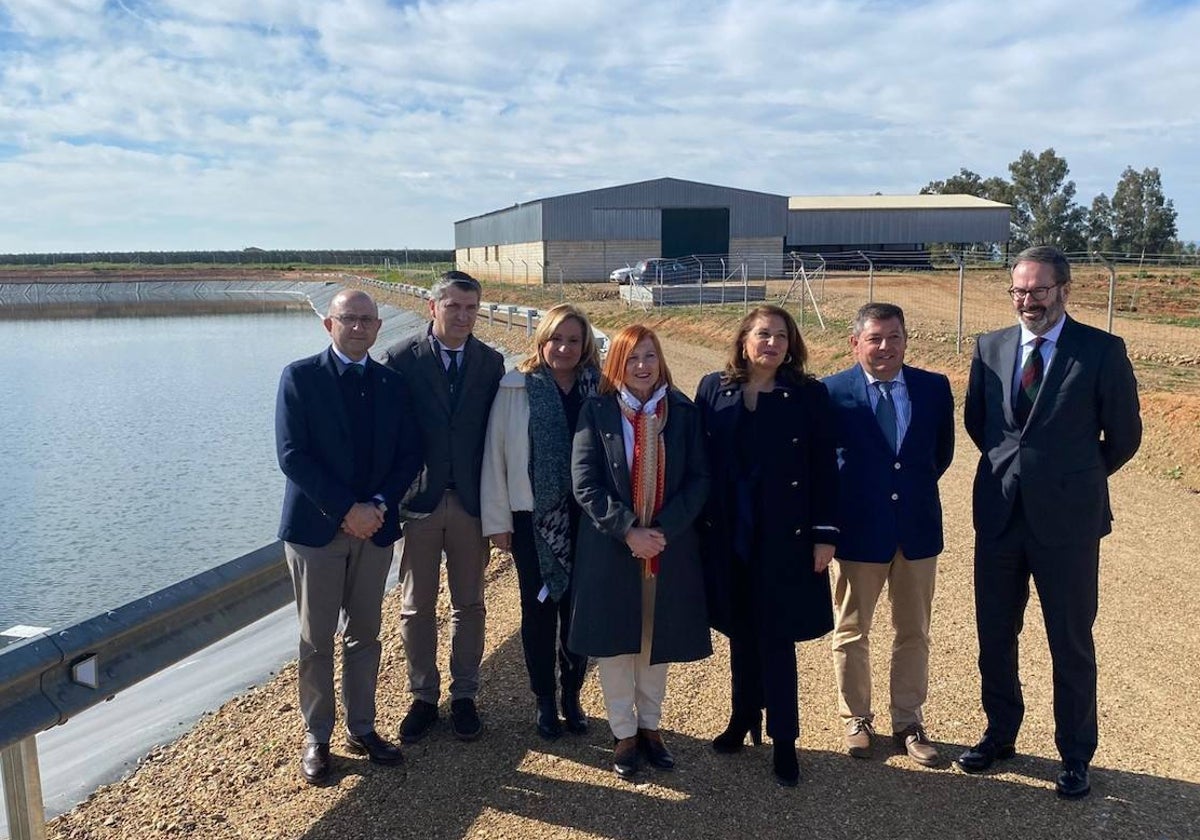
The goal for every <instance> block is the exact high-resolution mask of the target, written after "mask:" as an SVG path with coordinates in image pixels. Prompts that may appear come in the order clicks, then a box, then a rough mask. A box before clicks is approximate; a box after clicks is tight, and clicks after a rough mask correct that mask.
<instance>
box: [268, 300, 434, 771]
mask: <svg viewBox="0 0 1200 840" xmlns="http://www.w3.org/2000/svg"><path fill="white" fill-rule="evenodd" d="M324 323H325V329H326V330H327V331H328V332H329V336H330V338H331V340H332V344H331V346H330V347H329V348H328V349H326V350H325V351H323V352H321V353H318V354H317V355H315V356H310V357H308V358H307V359H301V360H299V361H297V362H293V363H292V364H290V365H288V366H287V367H286V368H284V370H283V375H282V377H280V380H279V394H278V397H277V399H276V403H275V446H276V451H277V454H278V457H279V466H280V468H281V469H282V470H283V474H284V475H285V476H286V477H287V485H286V487H285V490H284V497H283V516H282V519H281V522H280V526H279V538H280V539H282V540H283V541H284V551H285V554H286V557H287V563H288V568H289V570H290V571H291V573H292V583H293V585H294V587H295V590H296V607H297V610H298V612H299V616H300V665H299V684H300V685H299V687H300V712H301V714H302V715H303V717H304V728H305V734H306V745H305V748H304V752H303V755H302V757H301V760H300V770H301V773H302V774H303V776H304V778H305V780H306V781H308V782H309V783H310V784H320V783H322V782H324V781H326V780H327V779H328V778H329V774H330V769H331V767H330V758H329V739H330V737H331V736H332V734H333V728H334V694H333V637H334V634H335V633H336V632H337V628H338V620H339V617H340V615H341V613H342V612H345V616H346V624H345V629H344V630H343V632H342V701H343V705H344V706H345V710H346V730H347V736H346V746H347V747H348V748H349V749H350V750H351V751H352V752H355V753H358V754H361V755H366V756H367V757H368V758H369V759H370V760H371V761H373V762H376V763H378V764H397V763H399V762H400V761H401V760H402V757H401V754H400V750H399V749H398V748H397V747H395V746H394V745H393V744H390V743H388V742H387V741H385V740H384V739H383V738H381V737H380V736H379V735H378V734H377V733H376V731H375V683H376V679H377V677H378V674H379V655H380V644H379V626H380V621H381V617H380V613H381V611H382V605H383V592H384V584H385V582H386V580H387V573H388V568H389V567H390V566H391V563H392V543H394V542H395V541H396V539H397V538H398V537H399V536H400V518H399V503H400V498H401V496H402V495H403V494H404V491H405V490H406V489H408V486H409V485H410V484H411V483H412V481H413V479H414V478H415V477H416V475H417V471H418V470H419V469H420V466H421V458H422V447H421V436H420V432H419V431H418V430H417V429H416V428H415V426H413V425H412V423H411V420H410V419H409V418H410V417H411V416H412V405H411V402H410V399H409V395H408V391H407V389H406V388H405V385H404V380H403V378H402V377H401V375H400V374H398V373H396V372H395V371H391V370H388V369H387V368H385V367H384V366H383V365H381V364H379V363H378V362H376V361H374V360H372V359H371V357H370V356H368V355H367V350H368V349H370V347H371V345H372V344H374V343H375V337H376V335H378V333H379V327H380V324H381V323H382V322H381V321H380V320H379V311H378V309H377V308H376V306H375V302H374V301H373V300H371V298H370V296H368V295H367V294H366V293H365V292H361V291H356V290H349V289H348V290H344V291H341V292H338V294H337V295H336V296H334V298H333V300H332V301H331V302H330V304H329V314H328V315H327V317H326V318H325V322H324Z"/></svg>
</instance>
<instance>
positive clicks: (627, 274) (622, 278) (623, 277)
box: [608, 265, 641, 286]
mask: <svg viewBox="0 0 1200 840" xmlns="http://www.w3.org/2000/svg"><path fill="white" fill-rule="evenodd" d="M640 273H641V272H639V271H638V270H637V268H636V267H634V266H628V265H627V266H625V267H624V268H618V269H617V270H616V271H613V272H612V273H610V274H609V275H608V279H609V280H611V281H613V282H614V283H618V284H620V285H622V286H628V285H629V281H630V279H631V278H633V277H637V276H638V275H639V274H640Z"/></svg>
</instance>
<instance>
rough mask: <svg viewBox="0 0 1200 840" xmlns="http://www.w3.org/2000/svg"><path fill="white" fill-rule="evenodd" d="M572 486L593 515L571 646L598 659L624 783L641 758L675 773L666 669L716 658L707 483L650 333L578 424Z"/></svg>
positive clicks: (579, 557) (687, 411) (690, 408)
mask: <svg viewBox="0 0 1200 840" xmlns="http://www.w3.org/2000/svg"><path fill="white" fill-rule="evenodd" d="M571 476H572V484H573V487H574V492H575V499H576V500H577V501H578V502H579V505H580V507H581V508H582V509H583V514H584V516H583V519H582V520H581V522H580V528H579V535H578V540H577V543H576V555H575V571H574V579H573V586H574V595H573V598H572V602H571V632H570V638H569V641H568V644H569V646H570V648H571V650H572V651H574V652H575V653H578V654H581V655H587V656H594V657H596V658H597V660H598V668H597V669H598V671H599V676H600V687H601V689H602V690H603V692H604V703H605V706H606V708H607V712H608V723H609V726H610V728H611V729H612V733H613V737H614V739H615V741H616V746H615V749H614V751H613V769H614V770H615V771H616V773H617V775H618V776H621V777H622V778H625V777H628V776H632V775H633V774H634V773H636V772H637V770H638V765H639V764H640V760H641V757H643V756H644V757H645V758H646V760H647V761H648V762H649V763H650V764H652V765H653V766H655V767H658V768H660V769H664V770H669V769H671V768H672V767H673V766H674V764H675V760H674V757H673V756H672V755H671V753H670V752H669V751H668V750H667V748H666V746H665V745H664V744H663V741H662V737H661V735H660V734H659V731H658V728H659V720H660V718H661V714H662V700H663V697H664V695H665V693H666V680H667V663H669V662H690V661H694V660H697V659H703V658H704V657H706V656H709V655H710V654H711V653H712V641H711V638H710V635H709V629H708V614H707V611H706V609H705V596H704V573H703V569H702V566H701V561H700V546H699V538H698V536H697V533H696V529H695V523H696V519H697V517H698V516H699V515H700V513H701V511H702V510H703V509H704V503H705V500H706V498H707V496H708V484H709V479H708V466H707V461H706V459H705V452H704V440H703V436H702V431H701V426H700V417H699V413H698V412H697V410H696V406H695V405H694V404H693V403H692V401H691V400H689V399H688V398H687V397H686V396H684V395H683V394H682V393H680V392H679V391H678V390H676V389H675V388H674V386H673V385H672V383H671V375H670V372H669V371H668V370H667V366H666V362H665V361H664V360H663V358H662V348H661V345H660V344H659V342H658V338H657V336H655V335H654V333H653V332H652V331H651V330H649V329H648V328H646V327H643V326H640V325H633V326H629V327H625V328H624V329H622V330H621V331H620V332H619V333H617V335H616V337H615V338H614V339H613V342H612V347H611V349H610V350H609V353H608V358H607V361H606V362H605V365H604V372H603V375H602V378H601V383H600V395H599V396H597V397H593V398H592V399H590V400H588V401H587V403H585V404H584V407H583V411H582V412H581V413H580V418H579V427H578V429H577V430H576V432H575V441H574V445H573V451H572V458H571Z"/></svg>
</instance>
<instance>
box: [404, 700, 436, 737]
mask: <svg viewBox="0 0 1200 840" xmlns="http://www.w3.org/2000/svg"><path fill="white" fill-rule="evenodd" d="M437 719H438V710H437V706H435V705H434V704H433V703H426V702H425V701H424V700H414V701H412V705H411V706H409V707H408V714H406V715H405V716H404V720H402V721H400V743H401V744H415V743H416V742H417V741H420V740H421V739H422V738H424V737H425V736H426V735H427V734H428V733H429V730H430V729H432V728H433V725H434V724H435V723H437Z"/></svg>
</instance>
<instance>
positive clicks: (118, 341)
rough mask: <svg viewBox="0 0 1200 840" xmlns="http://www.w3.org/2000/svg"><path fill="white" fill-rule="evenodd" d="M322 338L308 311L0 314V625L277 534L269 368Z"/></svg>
mask: <svg viewBox="0 0 1200 840" xmlns="http://www.w3.org/2000/svg"><path fill="white" fill-rule="evenodd" d="M326 344H327V336H326V333H325V331H324V329H322V327H321V323H320V321H319V320H318V319H317V318H316V317H315V316H314V315H313V314H312V313H311V312H310V313H307V314H303V313H296V312H291V313H287V312H280V313H258V314H253V315H212V316H185V317H163V318H99V319H93V320H43V321H0V359H3V365H2V367H0V631H2V630H4V629H5V628H7V627H10V626H12V625H14V624H32V625H39V626H44V627H58V626H62V625H64V624H70V623H73V622H75V621H78V620H81V619H84V618H88V617H90V616H92V615H95V614H97V613H99V612H102V611H103V610H105V609H109V608H112V607H115V606H118V605H120V604H123V603H125V602H127V601H129V600H131V599H133V598H137V597H139V596H141V595H144V594H147V593H150V592H153V591H154V590H156V589H160V588H162V587H163V586H166V585H168V584H170V583H173V582H175V581H177V580H180V579H182V578H185V577H188V576H190V575H193V574H195V573H196V572H199V571H202V570H203V569H206V568H209V567H211V566H215V565H217V564H219V563H223V562H225V561H227V560H231V559H233V558H234V557H236V556H238V555H239V554H243V553H245V552H247V551H249V550H251V549H254V548H257V547H259V546H261V545H264V544H265V543H268V542H270V541H271V540H273V539H274V538H275V531H276V528H277V526H278V522H279V505H280V501H281V499H282V496H283V479H282V476H281V475H280V473H279V468H278V466H277V464H276V461H275V448H274V406H275V389H276V385H277V383H278V381H279V372H280V370H281V369H282V368H283V366H284V365H285V364H287V363H288V362H289V361H291V360H293V359H296V358H299V357H301V356H305V355H308V354H310V353H315V352H317V351H318V350H320V349H321V348H323V347H324V346H326Z"/></svg>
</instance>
